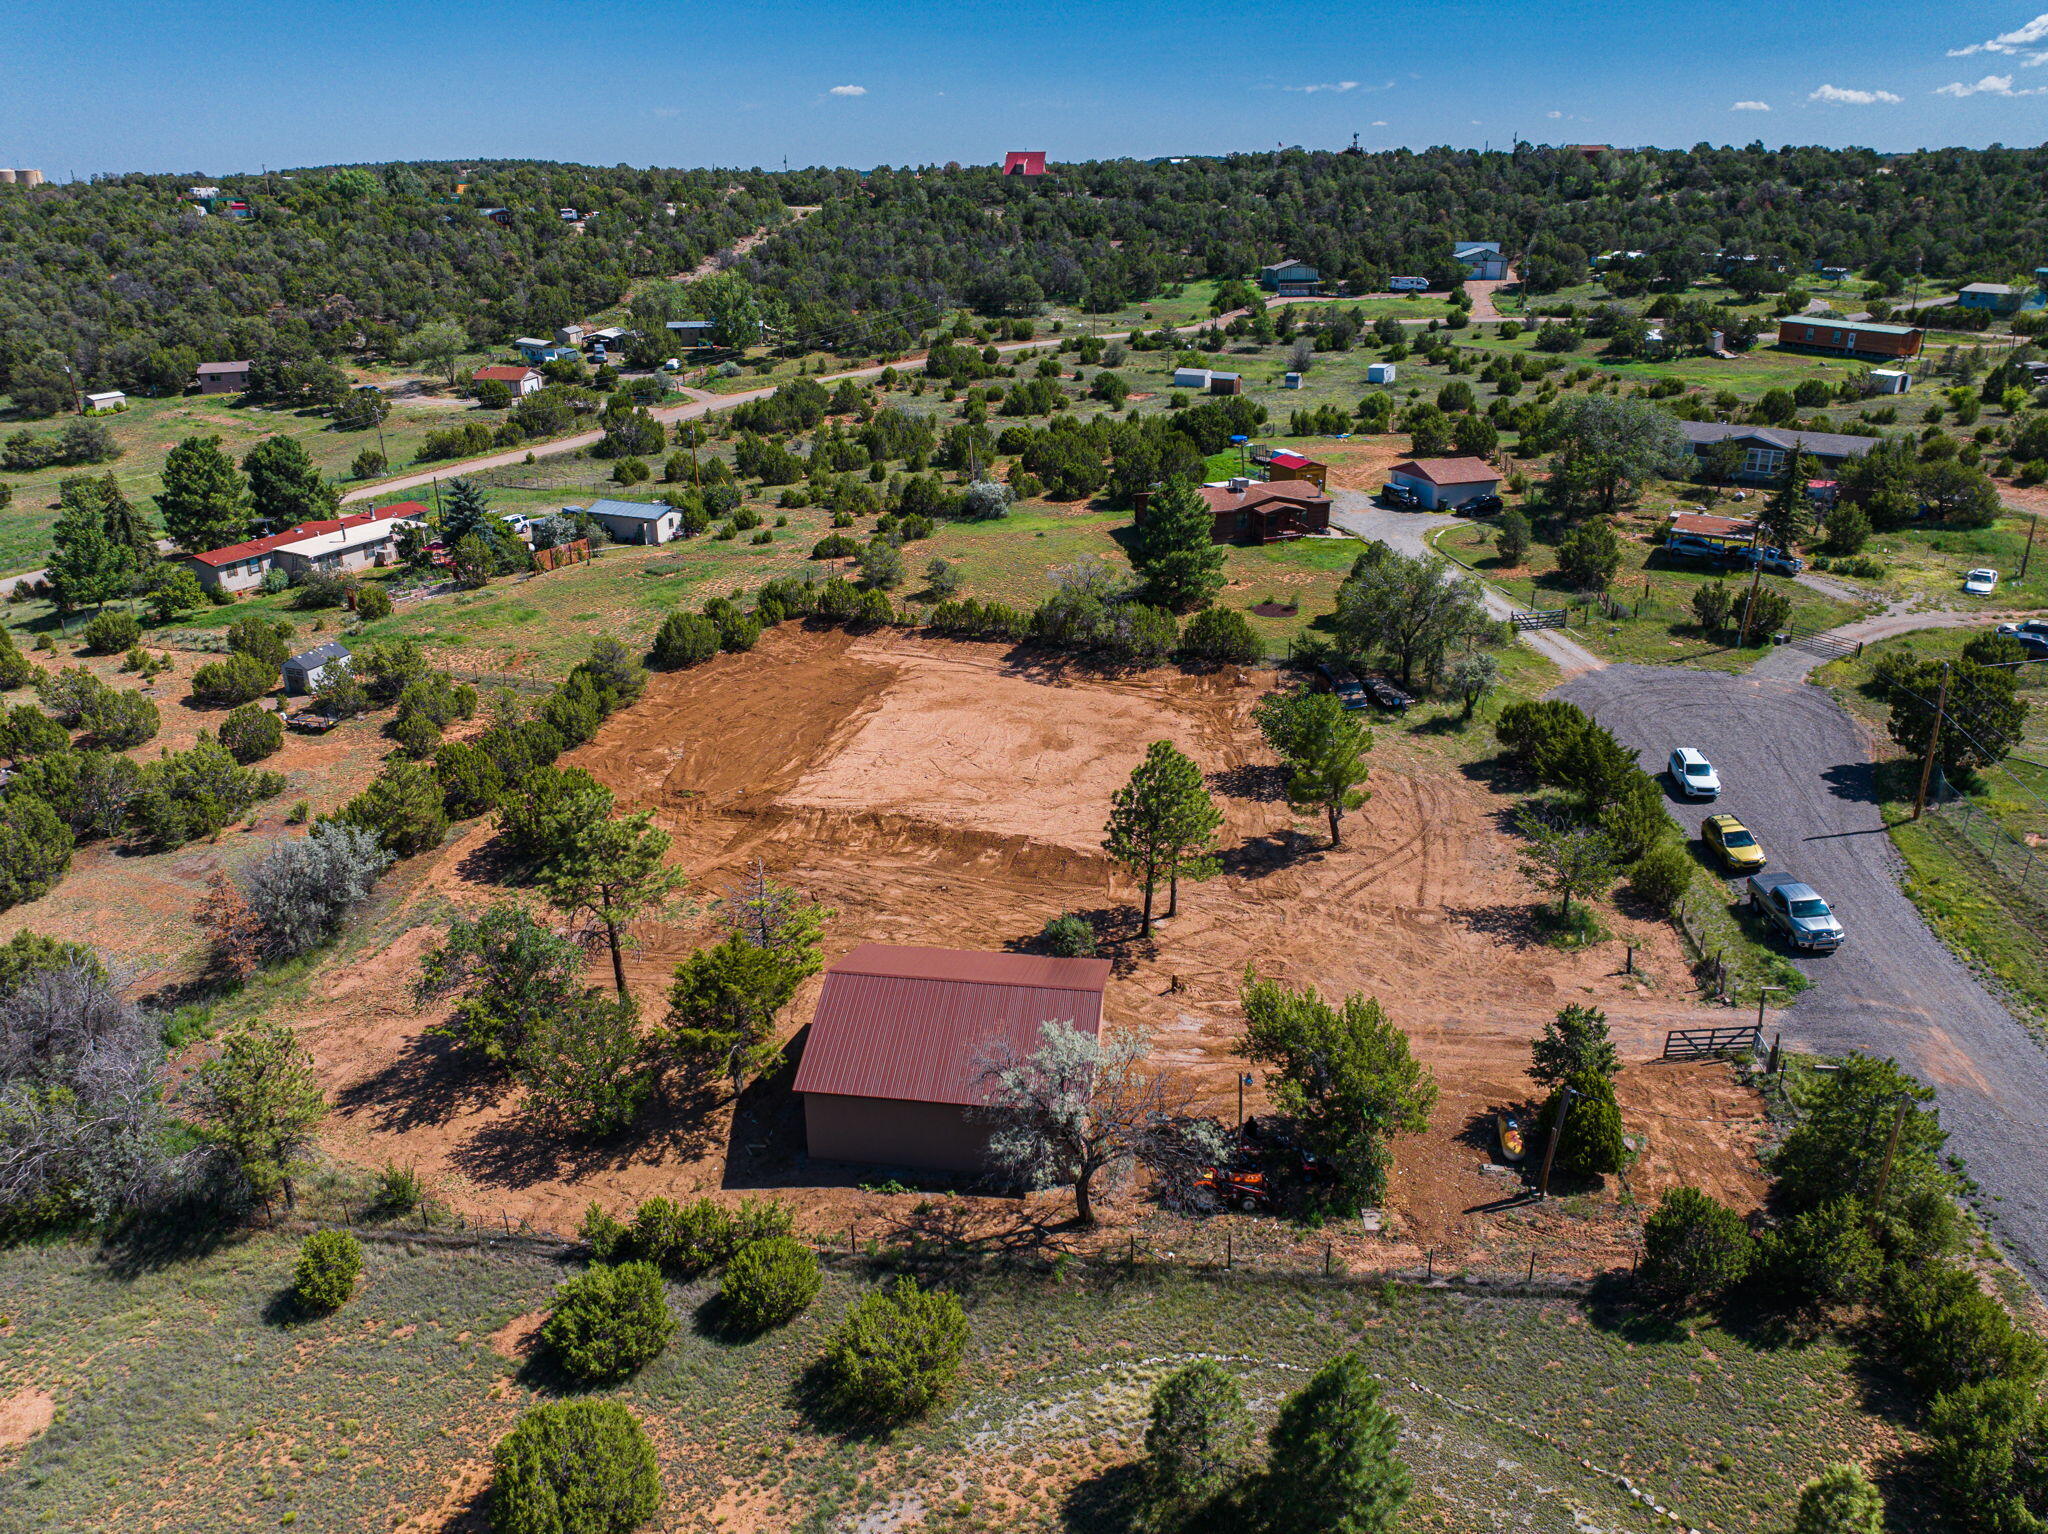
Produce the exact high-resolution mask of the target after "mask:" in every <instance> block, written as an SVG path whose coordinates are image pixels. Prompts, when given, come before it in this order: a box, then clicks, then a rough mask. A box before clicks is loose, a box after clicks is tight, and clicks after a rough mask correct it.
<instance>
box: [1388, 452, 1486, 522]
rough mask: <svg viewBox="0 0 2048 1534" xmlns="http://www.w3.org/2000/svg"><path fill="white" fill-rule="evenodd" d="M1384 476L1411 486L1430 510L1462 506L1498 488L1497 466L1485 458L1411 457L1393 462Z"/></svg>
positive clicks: (1409, 487)
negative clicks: (1403, 460)
mask: <svg viewBox="0 0 2048 1534" xmlns="http://www.w3.org/2000/svg"><path fill="white" fill-rule="evenodd" d="M1387 478H1389V479H1391V480H1392V481H1393V482H1394V483H1395V484H1397V485H1403V486H1406V487H1407V488H1408V489H1410V490H1413V491H1414V492H1415V494H1416V495H1417V496H1418V497H1419V498H1420V499H1421V501H1422V504H1423V505H1424V506H1426V507H1429V508H1430V509H1432V510H1435V509H1438V508H1444V507H1451V506H1462V505H1464V504H1465V502H1467V501H1469V500H1472V499H1474V498H1475V497H1478V496H1482V495H1494V494H1497V493H1498V492H1499V490H1500V470H1498V469H1496V468H1495V467H1494V466H1493V465H1492V464H1490V463H1488V462H1487V461H1486V460H1485V459H1484V458H1411V459H1409V460H1408V461H1407V462H1406V463H1397V464H1395V465H1394V466H1393V468H1391V469H1389V470H1388V471H1387Z"/></svg>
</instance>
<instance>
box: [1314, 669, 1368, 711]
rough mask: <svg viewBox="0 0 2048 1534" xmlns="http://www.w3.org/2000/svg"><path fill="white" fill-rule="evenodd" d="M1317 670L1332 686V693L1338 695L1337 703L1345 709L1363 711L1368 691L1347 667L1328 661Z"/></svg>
mask: <svg viewBox="0 0 2048 1534" xmlns="http://www.w3.org/2000/svg"><path fill="white" fill-rule="evenodd" d="M1316 669H1317V670H1318V671H1320V672H1322V674H1323V680H1324V681H1325V682H1327V683H1329V685H1330V691H1331V692H1333V693H1335V694H1336V695H1337V701H1338V702H1339V703H1341V704H1343V705H1344V707H1345V708H1347V709H1361V708H1364V707H1365V705H1366V702H1367V698H1366V691H1365V689H1364V688H1363V687H1361V686H1360V685H1359V682H1358V678H1357V677H1355V676H1353V675H1352V674H1351V672H1350V670H1349V669H1348V668H1347V667H1344V666H1340V665H1338V664H1337V662H1335V661H1333V660H1326V661H1324V662H1322V663H1321V664H1320V665H1319V666H1317V667H1316Z"/></svg>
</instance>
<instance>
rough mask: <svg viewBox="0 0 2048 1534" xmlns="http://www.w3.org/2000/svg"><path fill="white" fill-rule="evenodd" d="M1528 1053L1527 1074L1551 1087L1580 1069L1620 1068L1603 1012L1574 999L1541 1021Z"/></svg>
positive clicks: (1598, 1071)
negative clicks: (1539, 1030)
mask: <svg viewBox="0 0 2048 1534" xmlns="http://www.w3.org/2000/svg"><path fill="white" fill-rule="evenodd" d="M1529 1057H1530V1058H1529V1074H1530V1075H1531V1076H1533V1077H1535V1078H1536V1080H1537V1081H1539V1082H1541V1083H1542V1084H1543V1085H1544V1086H1546V1087H1551V1088H1553V1089H1554V1088H1557V1087H1561V1086H1563V1085H1564V1084H1565V1083H1566V1082H1567V1081H1569V1080H1570V1079H1571V1078H1572V1077H1573V1076H1575V1075H1577V1074H1578V1073H1579V1072H1580V1071H1591V1072H1593V1073H1594V1074H1595V1075H1599V1076H1612V1075H1613V1074H1614V1073H1615V1072H1616V1071H1618V1070H1620V1069H1621V1056H1620V1055H1619V1054H1617V1053H1616V1052H1615V1048H1614V1040H1613V1039H1611V1038H1610V1037H1609V1036H1608V1033H1607V1014H1606V1013H1605V1012H1602V1011H1601V1010H1600V1009H1599V1008H1598V1007H1588V1006H1581V1005H1580V1004H1579V1003H1577V1002H1573V1003H1572V1004H1571V1005H1570V1006H1567V1007H1566V1008H1564V1009H1563V1010H1562V1011H1561V1012H1559V1013H1558V1014H1557V1016H1556V1017H1555V1018H1553V1019H1552V1020H1551V1021H1550V1022H1548V1023H1545V1024H1544V1025H1543V1037H1542V1038H1540V1039H1538V1040H1536V1042H1535V1043H1533V1044H1531V1045H1530V1046H1529Z"/></svg>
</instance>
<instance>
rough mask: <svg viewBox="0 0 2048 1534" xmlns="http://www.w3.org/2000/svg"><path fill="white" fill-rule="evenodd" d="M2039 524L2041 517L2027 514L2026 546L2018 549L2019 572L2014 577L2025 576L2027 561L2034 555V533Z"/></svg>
mask: <svg viewBox="0 0 2048 1534" xmlns="http://www.w3.org/2000/svg"><path fill="white" fill-rule="evenodd" d="M2040 526H2041V519H2040V518H2039V517H2038V516H2033V515H2029V516H2028V518H2027V546H2026V547H2025V548H2024V549H2022V550H2021V551H2020V573H2019V575H2018V576H2017V577H2016V579H2019V580H2025V579H2026V578H2027V561H2028V560H2030V559H2032V558H2033V557H2034V534H2035V532H2036V531H2037V530H2038V529H2039V528H2040Z"/></svg>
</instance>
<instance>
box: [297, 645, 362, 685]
mask: <svg viewBox="0 0 2048 1534" xmlns="http://www.w3.org/2000/svg"><path fill="white" fill-rule="evenodd" d="M354 658H355V657H354V656H352V655H350V654H349V652H348V646H347V645H344V644H340V643H338V642H336V641H335V640H332V639H330V640H328V641H327V643H325V644H317V645H315V646H313V648H312V649H310V650H301V651H300V652H299V653H298V654H297V655H294V656H293V657H292V658H291V659H290V660H288V661H286V662H285V663H284V665H283V666H282V667H280V668H279V669H280V670H281V671H282V672H283V674H284V690H285V691H286V692H287V693H288V694H291V695H293V696H303V695H305V694H306V693H309V692H315V691H318V690H319V687H320V684H321V682H322V681H324V680H326V677H327V673H328V672H330V671H346V670H348V668H349V663H350V662H351V661H352V660H354Z"/></svg>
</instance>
